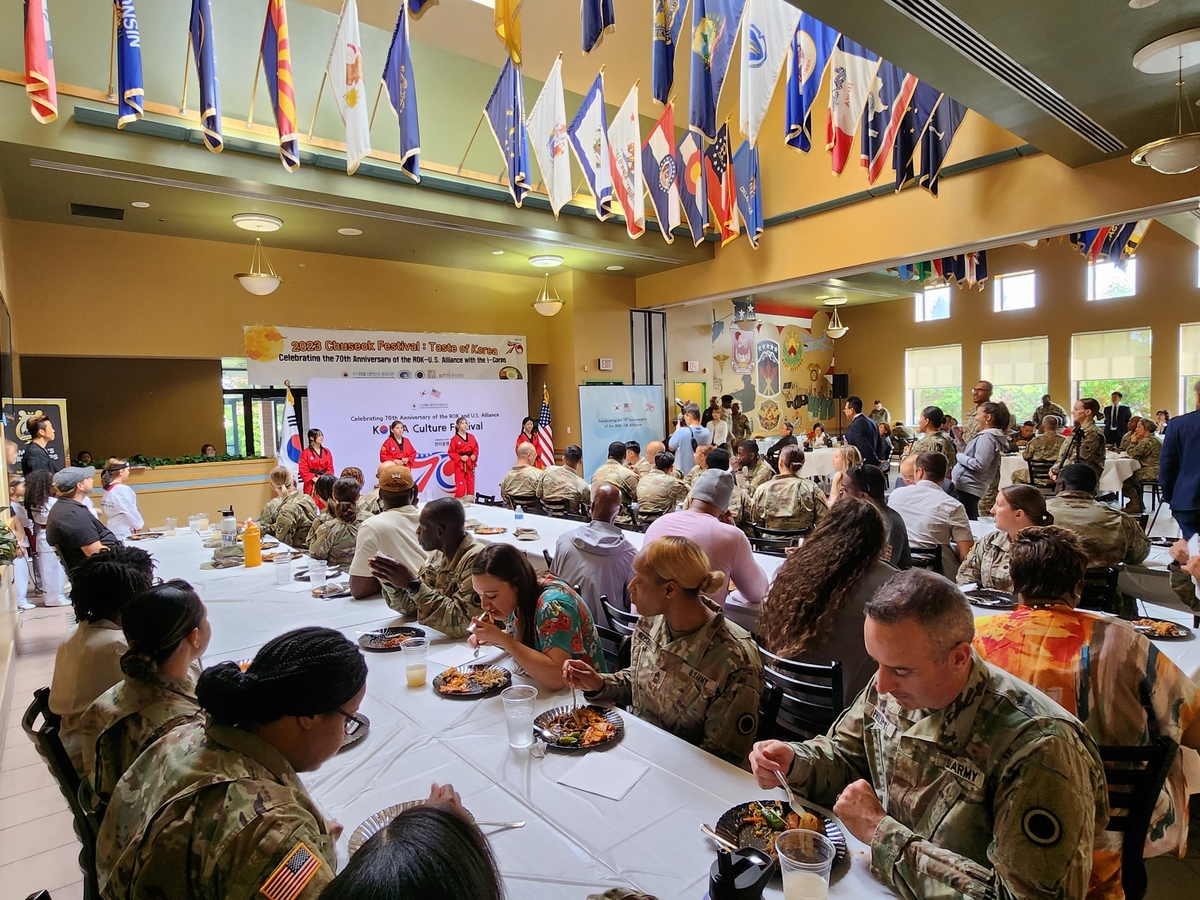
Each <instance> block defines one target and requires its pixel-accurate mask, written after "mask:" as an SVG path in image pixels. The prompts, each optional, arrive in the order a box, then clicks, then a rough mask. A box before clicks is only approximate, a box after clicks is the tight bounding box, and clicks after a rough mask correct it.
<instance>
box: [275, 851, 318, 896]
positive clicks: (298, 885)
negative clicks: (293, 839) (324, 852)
mask: <svg viewBox="0 0 1200 900" xmlns="http://www.w3.org/2000/svg"><path fill="white" fill-rule="evenodd" d="M322 865H324V863H322V862H321V860H320V859H318V858H317V857H316V856H314V855H313V854H312V853H311V852H310V851H309V849H308V848H307V847H306V846H304V844H303V843H298V844H296V848H295V849H294V850H293V851H292V852H291V853H289V854H288V857H287V859H285V860H284V861H283V862H282V863H281V864H280V866H279V868H278V869H276V870H275V871H274V872H273V873H272V874H271V877H270V878H268V879H267V881H266V883H265V884H264V885H263V886H262V887H261V888H259V893H261V894H263V895H264V896H265V897H267V900H295V898H296V897H299V896H300V893H301V891H303V890H304V888H305V886H306V885H307V884H308V883H309V882H310V881H311V880H312V877H313V876H314V875H316V874H317V870H318V869H319V868H321V866H322Z"/></svg>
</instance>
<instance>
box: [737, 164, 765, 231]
mask: <svg viewBox="0 0 1200 900" xmlns="http://www.w3.org/2000/svg"><path fill="white" fill-rule="evenodd" d="M733 181H734V184H735V185H737V206H738V211H739V212H740V213H741V214H742V222H743V223H745V225H746V237H748V238H749V239H750V246H751V247H753V248H754V249H755V250H757V249H758V239H759V238H760V237H762V233H763V211H762V192H761V191H760V190H759V188H760V187H761V185H760V184H759V172H758V148H757V147H755V146H754V145H753V144H751V143H750V142H749V141H746V142H744V143H743V144H742V146H740V147H738V150H737V153H735V154H734V155H733Z"/></svg>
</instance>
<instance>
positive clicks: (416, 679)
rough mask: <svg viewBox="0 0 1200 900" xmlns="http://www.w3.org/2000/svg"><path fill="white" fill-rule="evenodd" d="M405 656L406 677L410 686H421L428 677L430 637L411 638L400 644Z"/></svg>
mask: <svg viewBox="0 0 1200 900" xmlns="http://www.w3.org/2000/svg"><path fill="white" fill-rule="evenodd" d="M400 652H401V653H402V654H403V656H404V679H405V681H407V682H408V686H409V687H421V686H422V685H423V684H425V679H426V677H427V672H428V669H427V655H428V653H429V638H423V637H418V638H409V639H408V640H407V641H404V642H403V643H401V644H400Z"/></svg>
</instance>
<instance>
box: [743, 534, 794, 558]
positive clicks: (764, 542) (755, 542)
mask: <svg viewBox="0 0 1200 900" xmlns="http://www.w3.org/2000/svg"><path fill="white" fill-rule="evenodd" d="M750 546H751V547H753V548H754V552H755V553H763V554H765V555H767V556H778V557H783V558H786V557H787V548H788V546H789V545H788V544H781V543H780V542H779V541H775V540H772V539H770V538H756V537H752V538H750Z"/></svg>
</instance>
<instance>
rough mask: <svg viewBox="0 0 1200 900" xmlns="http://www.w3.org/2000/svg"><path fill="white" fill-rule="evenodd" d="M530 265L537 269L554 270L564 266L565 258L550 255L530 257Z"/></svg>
mask: <svg viewBox="0 0 1200 900" xmlns="http://www.w3.org/2000/svg"><path fill="white" fill-rule="evenodd" d="M529 264H530V265H531V266H533V267H534V268H535V269H553V268H555V267H557V266H561V265H562V264H563V258H562V257H561V256H550V255H544V256H531V257H529Z"/></svg>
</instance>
